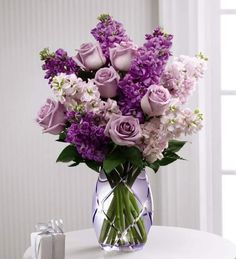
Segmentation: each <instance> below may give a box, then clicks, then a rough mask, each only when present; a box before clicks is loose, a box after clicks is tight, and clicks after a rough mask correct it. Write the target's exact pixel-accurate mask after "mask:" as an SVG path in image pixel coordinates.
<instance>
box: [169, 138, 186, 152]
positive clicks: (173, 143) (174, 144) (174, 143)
mask: <svg viewBox="0 0 236 259" xmlns="http://www.w3.org/2000/svg"><path fill="white" fill-rule="evenodd" d="M186 142H187V141H180V140H170V141H169V144H168V148H167V149H166V151H171V152H174V153H175V152H178V151H179V150H180V149H181V148H182V147H183V146H184V145H185V144H186Z"/></svg>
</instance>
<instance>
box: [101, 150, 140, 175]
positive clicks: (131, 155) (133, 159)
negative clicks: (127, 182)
mask: <svg viewBox="0 0 236 259" xmlns="http://www.w3.org/2000/svg"><path fill="white" fill-rule="evenodd" d="M125 162H130V163H131V164H133V165H134V166H136V167H138V168H140V169H142V168H143V167H144V164H143V160H142V154H141V152H140V150H139V149H138V148H136V147H121V146H117V147H116V148H114V149H113V151H112V152H111V153H110V154H109V155H108V156H107V157H106V159H105V160H104V162H103V168H104V170H105V172H106V173H108V174H109V173H110V172H111V171H112V170H114V169H115V168H117V167H118V166H119V165H121V164H124V163H125Z"/></svg>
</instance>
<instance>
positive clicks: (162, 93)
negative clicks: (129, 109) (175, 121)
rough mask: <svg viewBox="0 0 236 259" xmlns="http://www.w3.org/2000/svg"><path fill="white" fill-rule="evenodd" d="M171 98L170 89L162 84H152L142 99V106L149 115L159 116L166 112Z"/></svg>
mask: <svg viewBox="0 0 236 259" xmlns="http://www.w3.org/2000/svg"><path fill="white" fill-rule="evenodd" d="M170 99H171V95H170V93H169V91H168V89H166V88H165V87H163V86H161V85H151V86H149V87H148V91H147V93H146V94H145V95H144V96H143V98H142V100H141V107H142V110H143V111H144V112H145V113H146V114H148V115H149V116H159V115H162V114H163V113H164V111H165V109H166V108H167V106H168V104H169V103H170Z"/></svg>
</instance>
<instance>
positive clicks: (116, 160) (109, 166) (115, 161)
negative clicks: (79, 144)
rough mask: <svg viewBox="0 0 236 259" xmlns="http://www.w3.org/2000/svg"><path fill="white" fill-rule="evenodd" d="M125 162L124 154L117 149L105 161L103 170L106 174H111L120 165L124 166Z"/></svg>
mask: <svg viewBox="0 0 236 259" xmlns="http://www.w3.org/2000/svg"><path fill="white" fill-rule="evenodd" d="M125 160H126V158H125V156H124V153H122V152H120V150H119V149H115V150H114V151H113V152H112V153H110V154H109V155H108V156H107V157H106V159H105V160H104V161H103V168H104V170H105V172H106V173H108V174H109V173H110V172H111V171H112V170H113V169H115V168H116V167H117V166H118V165H120V164H123V163H124V162H125Z"/></svg>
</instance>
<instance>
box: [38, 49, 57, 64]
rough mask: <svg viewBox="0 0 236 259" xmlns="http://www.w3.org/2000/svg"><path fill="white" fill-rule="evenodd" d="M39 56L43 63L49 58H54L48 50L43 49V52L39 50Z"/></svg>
mask: <svg viewBox="0 0 236 259" xmlns="http://www.w3.org/2000/svg"><path fill="white" fill-rule="evenodd" d="M39 55H40V59H41V60H42V61H45V60H46V59H48V58H50V57H54V55H55V54H54V53H53V52H50V50H49V48H44V49H43V50H41V51H40V52H39Z"/></svg>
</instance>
